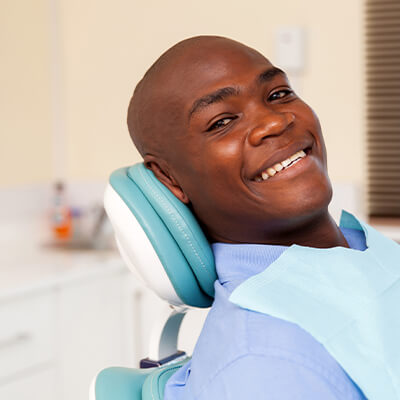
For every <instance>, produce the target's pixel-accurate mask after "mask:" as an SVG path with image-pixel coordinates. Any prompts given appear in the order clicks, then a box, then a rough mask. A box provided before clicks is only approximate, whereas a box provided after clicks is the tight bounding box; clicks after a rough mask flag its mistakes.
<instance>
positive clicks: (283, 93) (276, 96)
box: [268, 89, 293, 101]
mask: <svg viewBox="0 0 400 400" xmlns="http://www.w3.org/2000/svg"><path fill="white" fill-rule="evenodd" d="M292 94H293V90H290V89H282V90H278V91H276V92H275V93H272V94H271V96H269V98H268V100H269V101H273V100H280V99H283V98H285V97H288V96H291V95H292Z"/></svg>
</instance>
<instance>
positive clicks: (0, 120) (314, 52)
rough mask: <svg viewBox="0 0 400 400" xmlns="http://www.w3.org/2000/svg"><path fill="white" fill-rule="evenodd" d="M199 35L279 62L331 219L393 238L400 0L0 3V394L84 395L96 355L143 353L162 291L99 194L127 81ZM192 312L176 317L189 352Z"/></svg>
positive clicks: (398, 192) (132, 158) (121, 138)
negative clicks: (316, 138)
mask: <svg viewBox="0 0 400 400" xmlns="http://www.w3.org/2000/svg"><path fill="white" fill-rule="evenodd" d="M200 34H215V35H222V36H227V37H230V38H233V39H236V40H238V41H241V42H243V43H245V44H247V45H249V46H251V47H254V48H255V49H257V50H259V51H260V52H261V53H263V54H265V55H266V56H267V57H268V58H269V59H270V60H271V61H272V62H273V63H274V64H276V65H278V66H280V67H281V68H283V69H284V70H286V71H287V72H288V75H289V77H290V79H291V81H292V83H293V86H294V89H295V90H296V91H297V92H298V93H299V95H300V96H301V97H302V98H303V99H304V100H305V101H306V102H307V103H308V104H309V105H311V106H312V107H313V109H314V110H315V112H316V113H317V115H318V117H319V119H320V121H321V125H322V128H323V133H324V137H325V142H326V146H327V150H328V168H329V174H330V177H331V180H332V183H333V186H334V198H333V201H332V205H331V212H332V214H333V216H334V217H335V218H336V219H338V218H339V216H340V211H341V209H342V208H344V209H346V210H348V211H350V212H353V213H355V214H356V215H357V216H358V217H359V218H361V219H363V220H365V221H368V222H370V223H371V224H373V225H374V226H376V227H377V228H378V229H379V230H381V231H382V232H383V233H385V234H387V235H388V236H389V237H391V238H393V239H395V240H400V222H399V217H400V160H399V155H398V154H399V151H400V133H399V132H400V131H399V126H400V121H399V119H400V117H399V115H400V77H399V76H400V61H399V60H400V44H399V43H400V5H399V2H398V1H397V0H392V1H389V0H388V1H386V0H385V1H383V0H382V1H378V0H376V1H372V0H369V1H367V0H353V1H345V0H337V1H335V2H324V1H318V0H303V1H296V0H281V1H268V0H264V1H256V0H249V1H247V2H239V1H232V0H231V1H225V0H221V1H210V0H203V1H202V2H197V1H186V2H183V1H178V0H169V1H168V2H165V1H160V0H157V1H156V0H146V1H139V0H137V1H127V0H115V1H113V2H109V1H102V0H100V1H91V0H79V1H78V0H36V1H34V2H33V1H28V0H1V1H0V57H1V58H0V72H1V73H0V138H1V145H0V250H1V253H0V398H3V399H6V398H7V399H9V400H13V399H25V398H28V397H29V398H30V399H32V398H41V399H44V400H47V399H55V398H57V399H65V400H67V399H68V400H69V399H86V398H87V393H88V386H89V383H90V379H91V377H93V376H94V374H95V373H96V372H97V371H98V370H99V369H100V368H101V367H103V366H108V365H111V364H118V365H130V366H136V364H137V360H138V359H139V358H140V357H144V356H145V355H146V344H147V341H146V340H147V337H148V334H149V329H150V326H151V315H152V313H153V311H152V310H156V309H157V307H158V305H159V303H158V302H159V301H158V300H157V299H155V298H154V296H153V295H152V294H151V293H149V292H148V291H146V290H145V289H144V288H142V286H141V285H140V284H139V283H138V282H137V281H136V280H135V279H134V278H133V277H131V275H130V274H129V273H128V272H127V270H126V269H125V267H124V265H123V264H122V261H121V260H120V258H119V256H118V253H117V251H116V249H115V245H114V242H113V237H112V231H111V228H110V226H109V224H108V222H107V218H106V217H105V215H104V212H103V210H102V195H103V191H104V188H105V185H106V183H107V179H108V176H109V174H110V172H111V171H113V170H114V169H116V168H119V167H121V166H125V165H130V164H133V163H135V162H138V161H139V160H140V157H139V155H138V153H137V151H136V150H135V149H134V147H133V145H132V143H131V141H130V138H129V134H128V131H127V127H126V111H127V106H128V102H129V99H130V97H131V95H132V92H133V89H134V87H135V85H136V83H137V82H138V81H139V79H140V78H141V77H142V76H143V74H144V73H145V71H146V70H147V68H148V67H149V66H150V65H151V64H152V63H153V62H154V61H155V60H156V59H157V58H158V56H159V55H160V54H161V53H162V52H164V51H165V50H166V49H167V48H169V47H170V46H172V45H173V44H175V43H176V42H178V41H180V40H182V39H184V38H187V37H190V36H194V35H200ZM194 314H196V313H194ZM204 315H205V314H204V312H200V313H199V314H198V315H196V316H195V317H193V318H192V319H190V318H188V321H187V323H186V328H185V326H184V332H186V333H184V334H182V338H181V341H182V347H185V349H186V350H189V352H190V349H191V348H192V346H193V343H194V342H195V339H196V335H197V334H198V331H199V329H200V326H201V321H202V319H203V318H204Z"/></svg>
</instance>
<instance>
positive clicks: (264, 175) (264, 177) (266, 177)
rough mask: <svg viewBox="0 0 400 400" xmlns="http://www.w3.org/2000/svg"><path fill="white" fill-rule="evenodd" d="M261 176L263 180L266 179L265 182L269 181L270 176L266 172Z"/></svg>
mask: <svg viewBox="0 0 400 400" xmlns="http://www.w3.org/2000/svg"><path fill="white" fill-rule="evenodd" d="M261 176H262V178H263V179H264V181H265V180H267V179H268V178H269V176H268V174H267V173H266V172H263V173H262V174H261Z"/></svg>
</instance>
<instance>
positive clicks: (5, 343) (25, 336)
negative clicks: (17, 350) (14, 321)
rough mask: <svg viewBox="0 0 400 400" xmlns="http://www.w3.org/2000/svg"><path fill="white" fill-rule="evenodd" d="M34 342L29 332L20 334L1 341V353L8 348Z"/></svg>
mask: <svg viewBox="0 0 400 400" xmlns="http://www.w3.org/2000/svg"><path fill="white" fill-rule="evenodd" d="M31 340H32V335H31V334H30V333H29V332H20V333H17V334H15V335H14V336H11V337H9V338H6V339H3V340H0V351H1V350H4V349H6V348H8V347H13V346H19V345H21V344H24V343H26V342H29V341H31Z"/></svg>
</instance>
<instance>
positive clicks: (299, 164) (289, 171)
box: [257, 153, 313, 183]
mask: <svg viewBox="0 0 400 400" xmlns="http://www.w3.org/2000/svg"><path fill="white" fill-rule="evenodd" d="M312 161H313V160H312V156H311V153H309V154H307V155H306V156H305V157H304V158H301V159H300V160H298V161H296V162H295V163H294V164H292V165H290V166H289V167H287V168H284V169H282V170H281V171H279V172H277V173H276V174H275V175H274V176H270V177H269V178H268V179H266V180H263V181H261V182H257V183H265V182H271V181H277V180H279V179H290V178H292V177H294V176H296V175H298V174H301V173H304V171H305V170H306V169H307V168H308V167H309V166H310V165H311V163H312Z"/></svg>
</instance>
